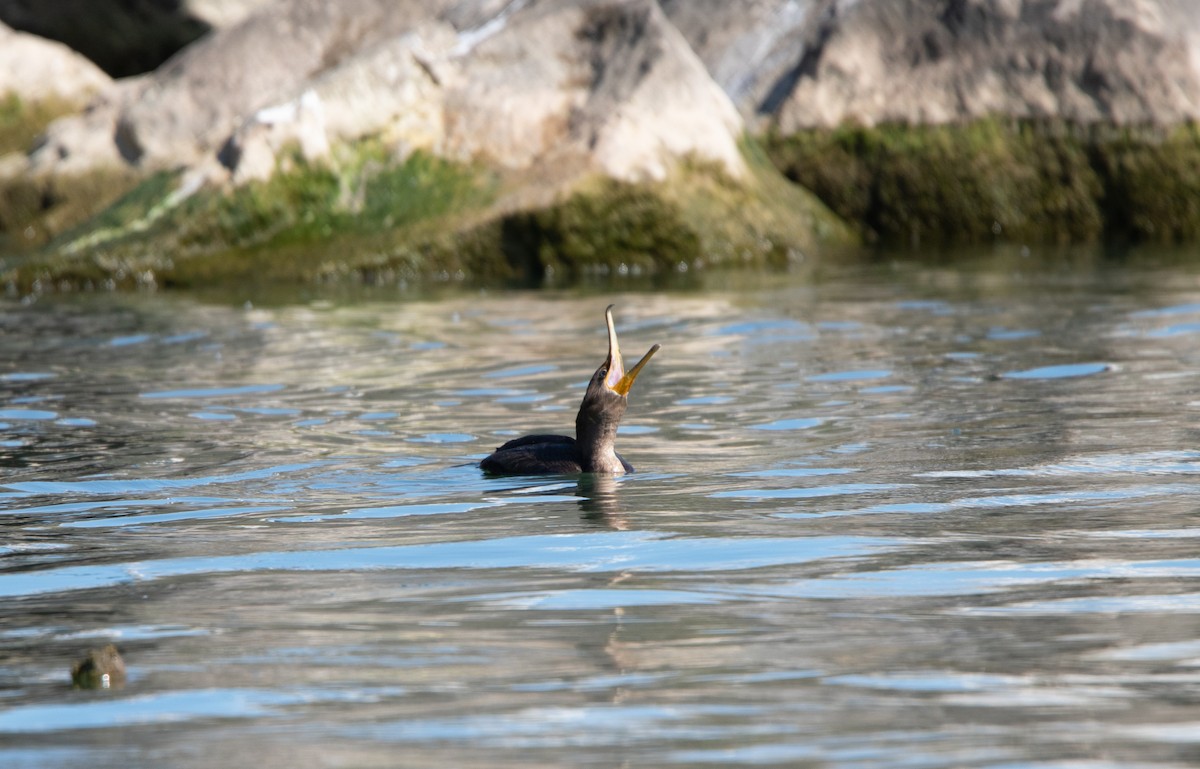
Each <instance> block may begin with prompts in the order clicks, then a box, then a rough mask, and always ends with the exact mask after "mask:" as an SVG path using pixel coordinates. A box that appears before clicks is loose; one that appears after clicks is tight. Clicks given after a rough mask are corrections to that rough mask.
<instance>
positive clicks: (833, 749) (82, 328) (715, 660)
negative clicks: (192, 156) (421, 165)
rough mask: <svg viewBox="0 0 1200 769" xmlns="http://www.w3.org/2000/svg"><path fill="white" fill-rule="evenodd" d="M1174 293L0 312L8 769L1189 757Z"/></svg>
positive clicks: (1116, 282) (1037, 277)
mask: <svg viewBox="0 0 1200 769" xmlns="http://www.w3.org/2000/svg"><path fill="white" fill-rule="evenodd" d="M1036 256H1037V255H1036V254H1035V255H1033V257H1036ZM1197 277H1198V275H1197V272H1196V269H1195V268H1194V267H1193V266H1191V265H1190V264H1183V263H1179V262H1172V261H1171V260H1169V259H1161V260H1150V261H1148V262H1143V263H1141V265H1140V266H1133V264H1132V262H1123V261H1121V260H1113V259H1097V260H1092V261H1079V260H1076V259H1075V258H1072V259H1068V258H1062V259H1058V258H1046V259H1044V260H1042V262H1040V263H1039V262H1036V260H1035V259H1031V257H1030V256H1026V255H1024V254H1022V253H1021V252H1020V250H1019V249H1016V250H1003V251H998V252H997V253H995V254H993V255H991V256H990V257H989V258H988V259H979V260H976V261H967V262H964V263H956V264H954V265H950V264H942V263H938V262H936V261H933V262H925V263H913V262H900V261H893V260H891V259H890V258H887V257H884V256H881V257H880V258H879V259H878V260H877V261H875V262H871V263H865V264H864V263H858V264H847V265H835V264H825V265H821V266H819V267H813V268H811V269H810V270H808V271H807V272H806V273H805V274H803V275H787V274H772V275H766V276H764V275H748V274H723V275H719V276H709V277H707V278H705V280H707V281H709V283H708V284H707V285H706V286H705V287H704V288H705V290H703V291H691V290H659V289H656V288H654V287H652V286H640V287H638V290H637V291H629V292H614V291H597V290H594V289H595V287H591V288H585V289H579V290H574V289H572V290H548V291H542V292H467V291H447V292H444V293H439V294H437V295H430V296H423V295H420V294H416V293H411V292H410V293H407V294H398V293H393V294H392V295H388V296H385V295H381V294H380V293H379V292H378V291H376V292H366V293H365V294H364V295H360V296H350V295H343V296H332V297H331V296H323V297H316V298H313V297H308V298H305V299H304V301H298V302H291V303H284V302H281V303H279V304H277V305H273V306H265V305H263V304H260V303H255V304H252V305H243V304H242V303H241V301H240V300H239V302H238V303H237V304H236V305H234V306H228V305H221V304H212V303H205V302H203V301H197V300H195V299H194V298H192V297H187V296H75V297H61V298H51V299H44V300H42V301H40V302H38V303H36V304H33V305H20V304H17V303H8V304H4V305H2V306H0V346H2V347H3V350H4V353H5V354H4V355H3V356H0V533H2V534H3V536H2V538H0V612H2V615H3V617H4V622H3V623H2V625H0V660H2V661H0V702H2V703H3V709H2V710H0V765H5V766H8V765H14V766H39V767H40V766H73V765H80V766H83V765H87V766H96V767H118V766H120V767H124V766H130V765H141V764H143V763H144V760H145V756H147V755H153V756H155V761H156V762H157V763H160V764H162V765H171V766H181V767H188V766H211V765H223V764H229V765H240V764H241V763H244V758H245V756H246V755H249V754H253V755H254V756H255V762H256V763H257V764H259V765H261V766H262V767H264V768H267V767H276V766H278V767H283V766H288V767H306V766H318V765H330V764H334V765H348V764H353V765H362V766H374V765H379V766H384V765H386V766H397V765H399V766H428V765H456V766H514V767H515V766H529V765H531V764H536V765H541V766H566V765H572V766H580V765H603V766H610V765H613V764H614V763H615V764H622V763H625V764H628V765H630V766H633V765H671V764H676V765H689V766H693V765H739V764H750V765H770V764H775V765H796V764H805V763H809V764H814V765H816V764H820V765H827V766H846V767H867V766H880V767H883V766H895V765H897V764H901V763H903V764H915V765H923V766H935V767H936V766H995V765H1002V764H1007V765H1034V764H1037V765H1060V766H1061V765H1070V764H1087V765H1089V766H1124V765H1134V764H1139V765H1147V766H1150V765H1153V766H1183V765H1190V764H1193V763H1195V761H1196V759H1197V758H1200V754H1198V753H1197V752H1196V747H1197V742H1196V740H1195V733H1196V731H1195V723H1196V717H1195V713H1196V708H1197V707H1198V706H1200V701H1198V698H1197V696H1196V695H1195V691H1198V690H1200V689H1197V687H1196V685H1195V684H1196V683H1197V680H1198V679H1197V676H1196V672H1195V671H1196V664H1195V662H1196V659H1197V658H1198V656H1200V645H1198V643H1197V640H1196V634H1195V626H1196V618H1197V616H1198V615H1200V559H1197V557H1196V555H1195V551H1196V548H1195V546H1196V542H1197V539H1198V538H1200V527H1198V526H1196V524H1195V511H1196V509H1197V503H1198V501H1200V491H1198V489H1200V487H1198V486H1197V485H1196V483H1195V480H1196V476H1197V475H1200V451H1197V449H1196V446H1197V443H1198V440H1200V431H1198V430H1197V427H1196V424H1197V423H1196V419H1195V417H1196V414H1197V410H1198V409H1200V398H1198V396H1197V395H1196V389H1195V386H1194V382H1195V381H1196V376H1197V373H1198V372H1200V345H1197V344H1196V342H1197V339H1200V336H1198V335H1200V281H1198V280H1197ZM693 278H694V276H693ZM609 302H616V303H617V304H618V308H619V309H618V317H619V318H620V319H621V334H622V340H623V341H626V340H627V341H628V344H629V345H630V347H631V349H633V348H635V347H639V346H644V345H643V342H644V343H645V344H647V345H648V344H649V343H650V342H662V343H663V349H662V351H661V352H660V353H659V354H658V355H657V356H656V358H655V361H654V365H653V366H650V367H648V368H647V370H646V372H645V373H644V374H643V377H642V378H639V380H638V387H637V388H636V389H635V390H634V391H633V394H632V396H631V400H630V405H629V410H628V412H627V414H626V417H625V420H624V422H623V423H622V429H621V433H620V437H619V440H618V447H619V449H620V451H621V452H622V454H623V455H624V456H626V457H627V458H628V459H629V460H630V461H631V462H632V463H633V464H634V465H635V466H637V467H638V468H639V469H641V470H642V471H643V472H639V473H637V474H634V475H630V476H625V477H620V478H612V477H606V476H590V475H583V476H572V477H562V478H547V477H539V478H489V477H485V476H484V475H483V474H482V473H480V472H479V470H478V469H477V468H476V467H475V466H474V465H475V463H477V462H478V461H479V459H481V458H482V457H483V456H486V455H487V453H489V452H490V450H491V449H492V448H493V447H494V446H496V445H498V444H500V443H502V442H504V441H505V440H508V439H509V438H511V437H513V436H514V435H516V434H520V433H532V432H557V433H562V432H569V430H570V428H571V425H572V424H573V422H574V416H575V411H576V409H577V408H578V405H579V401H580V398H581V397H582V394H583V387H584V384H585V383H586V381H587V378H588V377H589V376H590V374H591V373H592V371H594V370H595V367H596V365H597V364H598V362H599V361H600V359H601V358H602V356H603V354H604V349H605V335H604V327H603V323H602V322H601V318H602V312H603V308H604V306H605V305H607V304H608V303H609ZM108 643H114V644H116V645H117V646H118V647H119V648H120V653H121V655H122V657H123V658H124V660H125V665H126V680H125V686H124V688H121V689H119V690H118V689H115V688H114V689H109V690H95V691H74V690H72V689H71V667H72V664H73V663H74V662H76V661H78V660H79V659H80V658H82V657H84V655H87V654H88V652H89V650H95V649H103V648H105V647H106V645H107V644H108Z"/></svg>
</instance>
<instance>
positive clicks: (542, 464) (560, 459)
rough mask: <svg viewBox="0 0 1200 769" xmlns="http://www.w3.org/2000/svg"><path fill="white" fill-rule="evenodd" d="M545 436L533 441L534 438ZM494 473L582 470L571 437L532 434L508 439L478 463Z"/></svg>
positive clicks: (535, 473)
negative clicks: (513, 439)
mask: <svg viewBox="0 0 1200 769" xmlns="http://www.w3.org/2000/svg"><path fill="white" fill-rule="evenodd" d="M539 437H541V438H547V439H548V440H543V441H536V440H534V439H535V438H539ZM479 467H480V468H481V469H482V470H484V471H485V472H488V473H492V474H494V475H563V474H568V473H579V472H583V468H582V466H581V465H580V457H579V450H578V449H577V448H576V446H575V439H574V438H567V437H565V436H562V435H543V436H536V435H531V436H527V437H525V438H518V439H517V440H515V441H509V442H508V443H506V444H504V445H503V446H501V447H500V448H498V449H496V451H495V453H493V454H492V455H491V456H489V457H487V458H486V459H484V460H483V461H482V462H480V463H479Z"/></svg>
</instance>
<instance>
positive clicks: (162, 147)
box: [31, 0, 743, 182]
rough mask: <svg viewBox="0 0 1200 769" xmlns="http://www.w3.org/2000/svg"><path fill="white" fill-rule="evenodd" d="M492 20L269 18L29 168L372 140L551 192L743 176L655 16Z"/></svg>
mask: <svg viewBox="0 0 1200 769" xmlns="http://www.w3.org/2000/svg"><path fill="white" fill-rule="evenodd" d="M493 5H496V4H495V3H489V0H479V2H476V3H460V4H455V3H453V2H451V1H450V0H445V2H443V3H442V4H440V5H439V4H438V3H418V2H415V0H414V1H413V2H408V3H400V4H397V3H394V2H388V1H387V0H351V1H350V2H343V3H337V4H332V3H324V2H319V1H318V0H295V1H294V2H288V3H279V4H276V5H273V6H270V7H268V8H267V9H264V10H263V11H261V12H259V13H256V14H253V15H251V16H250V17H248V18H247V19H246V20H244V21H243V22H242V23H241V24H238V25H236V26H235V27H232V28H229V29H226V30H222V31H220V32H217V33H215V34H213V35H212V36H210V37H208V38H206V39H204V40H202V41H199V42H198V43H196V44H194V45H193V46H191V47H190V48H189V49H188V50H186V51H184V52H183V53H182V54H181V55H179V56H178V57H176V58H175V59H173V60H172V61H171V62H169V63H168V64H167V65H165V66H164V67H163V68H161V69H160V70H159V71H157V72H155V73H154V74H153V75H150V76H147V77H145V78H139V79H137V80H134V81H129V82H123V83H122V88H121V89H119V91H118V93H116V95H115V96H114V98H112V99H109V100H107V101H104V102H103V103H98V104H97V105H96V106H95V107H94V109H92V110H91V111H90V112H89V114H87V115H84V116H80V117H77V118H74V119H70V120H65V121H59V122H58V123H56V124H55V125H53V126H51V129H50V130H49V131H48V135H47V139H46V141H45V143H44V144H43V146H42V147H41V149H39V150H38V152H36V153H34V156H33V157H32V159H31V162H32V165H33V166H34V167H36V168H38V169H43V170H46V171H53V170H54V169H55V167H56V166H59V165H60V164H70V165H71V167H72V168H74V169H79V168H83V167H86V166H87V164H88V163H89V162H94V163H95V164H96V165H98V166H104V165H108V164H111V163H112V162H113V161H114V158H119V159H120V160H121V161H122V162H125V163H128V164H130V165H133V166H136V167H137V168H139V169H143V170H147V171H149V170H155V169H163V168H177V167H179V166H181V165H182V166H188V167H192V168H197V167H205V166H206V165H210V164H211V165H215V164H213V163H212V161H213V159H214V158H215V157H217V155H218V152H219V153H220V159H221V161H222V162H223V163H224V164H225V165H226V166H227V167H228V168H229V169H230V170H231V171H232V174H233V179H234V181H235V182H243V181H246V180H249V179H262V178H265V177H266V176H268V175H269V174H270V173H272V172H273V170H274V168H275V163H276V160H277V159H278V158H279V156H280V153H281V152H282V151H283V149H284V148H285V147H290V146H296V147H299V149H300V151H301V154H302V155H303V156H304V157H306V158H308V159H310V160H312V159H315V158H318V157H323V156H325V155H327V154H328V153H329V152H330V150H331V148H333V147H336V146H337V145H338V144H339V143H346V142H353V141H357V140H359V139H362V138H366V137H373V138H379V139H382V140H383V141H384V142H385V143H386V144H388V145H389V146H390V147H392V148H393V150H394V151H395V152H396V154H397V156H398V157H404V156H405V155H406V154H408V153H410V152H411V151H413V150H414V149H425V150H428V151H430V152H433V153H435V154H438V155H442V156H444V157H448V158H453V159H456V160H462V161H469V162H481V163H484V164H485V165H491V166H493V167H496V168H500V169H510V170H511V169H529V168H533V167H535V166H536V167H541V168H543V169H550V170H552V171H554V173H555V175H558V176H566V175H569V174H568V173H567V171H568V169H573V170H574V172H575V173H585V172H589V171H594V172H598V173H601V174H604V175H607V176H611V177H613V178H617V179H621V180H627V181H634V180H642V179H662V178H664V177H665V175H666V174H667V171H668V170H669V168H670V166H671V164H672V163H674V162H676V161H677V160H679V159H681V158H684V157H687V156H694V157H697V158H699V159H702V160H706V161H711V162H715V163H718V164H720V165H721V166H722V167H724V168H725V169H726V171H727V172H728V173H729V174H731V175H733V176H738V175H740V174H741V173H742V172H743V167H742V160H741V156H740V153H739V150H738V139H739V138H740V135H741V132H742V123H741V120H740V118H739V116H738V114H737V112H736V110H735V109H734V108H733V106H732V104H731V103H730V101H729V99H728V97H726V96H725V94H724V93H723V92H722V91H721V89H720V88H719V87H718V86H717V85H716V84H714V83H713V82H712V80H711V78H709V77H708V75H707V73H706V71H705V69H704V66H703V64H702V63H701V62H700V61H699V59H698V58H697V57H696V56H695V54H694V53H693V52H692V51H691V49H690V48H689V46H688V45H687V43H686V41H684V40H683V38H682V37H681V36H680V34H679V33H678V31H677V30H675V28H674V27H673V26H672V25H671V24H670V23H669V21H668V20H667V19H666V17H665V16H664V15H663V13H662V12H661V10H660V9H659V7H658V5H657V3H655V2H654V1H653V0H631V1H625V2H622V1H620V0H615V1H614V0H573V1H572V2H562V3H544V4H539V3H531V4H525V3H512V4H509V5H505V6H502V8H501V10H500V11H498V12H494V9H493V12H492V15H489V14H488V11H489V9H490V8H491V6H493ZM441 11H445V12H446V13H445V16H446V19H442V18H439V16H438V14H439V12H441ZM470 11H473V13H471V12H470ZM447 19H449V20H447ZM450 20H452V21H453V22H457V23H459V24H467V23H477V26H470V27H467V26H464V27H461V28H459V27H455V26H454V23H452V21H450ZM107 137H112V145H113V146H112V147H111V148H104V147H100V146H97V143H96V142H97V140H98V139H99V140H101V141H103V140H105V139H106V138H107Z"/></svg>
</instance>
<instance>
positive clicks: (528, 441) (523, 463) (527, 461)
mask: <svg viewBox="0 0 1200 769" xmlns="http://www.w3.org/2000/svg"><path fill="white" fill-rule="evenodd" d="M604 319H605V321H606V322H607V323H608V358H607V359H606V360H605V361H604V364H603V365H601V366H600V368H598V369H596V373H595V374H592V381H590V382H588V387H587V392H586V393H584V395H583V403H581V404H579V415H578V416H576V417H575V437H574V438H568V437H567V436H565V435H526V436H525V437H524V438H517V439H515V440H511V441H509V442H508V443H506V444H504V445H503V446H501V447H500V448H498V449H496V451H495V452H494V453H493V454H492V455H491V456H489V457H488V458H487V459H485V460H483V461H482V462H480V463H479V466H480V468H482V469H483V470H485V471H486V472H489V473H494V474H496V475H563V474H568V473H631V472H633V467H631V466H630V464H629V463H628V462H626V461H625V460H624V459H622V458H621V455H620V454H618V453H617V452H616V449H615V448H614V445H613V444H614V443H615V442H616V439H617V426H618V425H620V424H621V417H622V416H624V415H625V407H626V406H627V405H629V401H628V399H627V397H626V396H628V395H629V388H630V387H632V386H633V380H634V379H636V378H637V375H638V372H639V371H641V370H642V366H645V365H646V362H647V361H649V360H650V356H651V355H653V354H654V353H656V352H658V348H659V345H654V346H653V347H651V348H650V351H649V352H647V353H646V354H645V355H643V356H642V359H641V360H640V361H638V362H637V365H636V366H634V367H633V368H631V369H629V370H628V371H626V370H625V363H624V361H622V360H621V348H620V346H619V345H618V344H617V329H616V328H615V327H614V326H613V317H612V305H611V304H610V305H609V306H608V309H606V310H605V311H604Z"/></svg>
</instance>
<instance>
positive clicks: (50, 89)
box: [0, 24, 112, 107]
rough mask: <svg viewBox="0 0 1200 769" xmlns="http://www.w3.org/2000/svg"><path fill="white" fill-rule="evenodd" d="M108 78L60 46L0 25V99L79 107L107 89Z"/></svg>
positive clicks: (110, 79)
mask: <svg viewBox="0 0 1200 769" xmlns="http://www.w3.org/2000/svg"><path fill="white" fill-rule="evenodd" d="M111 85H112V78H110V77H109V76H108V75H106V74H104V72H102V71H101V70H100V68H99V67H97V66H96V65H95V64H92V63H91V62H90V61H88V60H87V59H85V58H84V57H83V56H80V55H79V54H77V53H75V52H74V51H72V50H71V49H70V48H67V47H66V46H65V45H63V44H61V43H55V42H53V41H50V40H44V39H42V38H40V37H36V36H34V35H28V34H25V33H23V32H15V31H13V30H12V29H9V28H8V27H7V26H5V25H3V24H0V99H2V98H3V97H5V96H8V95H15V96H17V97H19V98H20V99H21V100H22V101H23V102H37V101H42V100H45V99H53V100H56V101H59V102H62V103H65V104H69V105H74V106H76V107H79V106H82V105H83V103H85V102H86V101H87V100H88V99H90V98H91V97H92V96H93V95H94V94H96V93H99V92H101V91H103V90H105V89H106V88H109V87H111Z"/></svg>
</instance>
